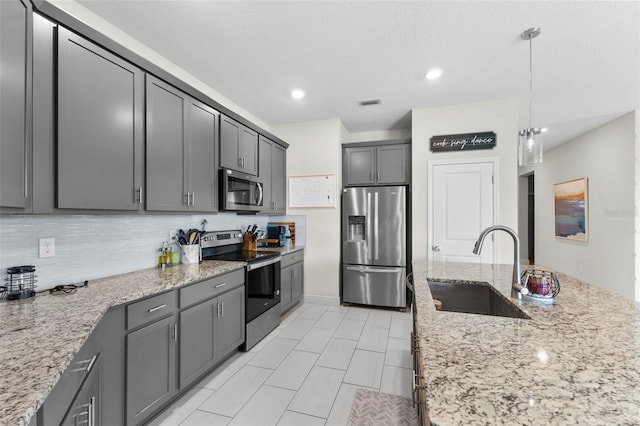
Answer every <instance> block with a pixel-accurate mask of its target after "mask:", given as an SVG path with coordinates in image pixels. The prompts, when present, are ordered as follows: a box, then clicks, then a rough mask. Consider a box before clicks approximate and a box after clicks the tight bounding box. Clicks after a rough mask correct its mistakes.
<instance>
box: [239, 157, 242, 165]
mask: <svg viewBox="0 0 640 426" xmlns="http://www.w3.org/2000/svg"><path fill="white" fill-rule="evenodd" d="M238 167H242V157H238Z"/></svg>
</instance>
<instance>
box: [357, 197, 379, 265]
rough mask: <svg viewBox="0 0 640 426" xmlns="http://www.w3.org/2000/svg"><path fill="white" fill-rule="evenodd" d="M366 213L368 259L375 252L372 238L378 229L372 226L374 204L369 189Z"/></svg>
mask: <svg viewBox="0 0 640 426" xmlns="http://www.w3.org/2000/svg"><path fill="white" fill-rule="evenodd" d="M365 215H366V216H367V219H366V223H367V230H366V234H365V239H366V242H367V254H366V259H371V255H372V254H373V251H372V247H371V243H372V241H371V240H372V239H373V238H375V236H374V231H377V229H374V228H373V226H372V223H371V217H372V216H373V208H372V204H371V192H369V191H367V209H366V211H365ZM359 263H360V262H359ZM362 263H370V262H368V261H365V262H362Z"/></svg>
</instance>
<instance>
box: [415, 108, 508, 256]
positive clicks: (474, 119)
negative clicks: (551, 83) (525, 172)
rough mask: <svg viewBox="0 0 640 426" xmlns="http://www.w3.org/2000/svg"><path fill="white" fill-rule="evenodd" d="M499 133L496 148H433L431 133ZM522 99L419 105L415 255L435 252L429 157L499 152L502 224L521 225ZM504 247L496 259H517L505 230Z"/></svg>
mask: <svg viewBox="0 0 640 426" xmlns="http://www.w3.org/2000/svg"><path fill="white" fill-rule="evenodd" d="M485 131H493V132H495V133H496V147H495V148H494V149H492V150H479V151H465V152H443V153H437V154H434V153H431V152H430V151H429V140H430V139H431V137H432V136H436V135H446V134H457V133H471V132H485ZM517 134H518V103H517V101H516V100H497V101H488V102H477V103H470V104H462V105H452V106H446V107H440V108H424V109H414V110H413V112H412V135H411V137H412V143H411V145H412V151H411V152H412V161H413V165H412V181H411V184H412V187H413V207H412V212H413V244H412V246H413V258H414V259H424V258H428V257H429V256H430V250H428V249H427V224H428V214H429V213H428V206H427V189H428V182H427V172H428V168H427V162H428V161H429V160H445V159H446V160H450V159H460V160H464V159H469V158H482V157H498V158H499V159H500V170H499V176H500V178H499V181H498V188H499V195H498V199H499V200H500V208H499V211H498V212H497V216H498V221H497V223H498V224H501V225H506V226H508V227H510V228H513V229H514V230H517V229H518V170H517V167H518V158H517V143H518V139H517ZM495 235H496V236H497V237H496V238H498V240H497V241H498V244H499V247H500V250H499V252H498V256H497V263H512V262H513V243H512V240H511V237H510V236H509V235H507V234H506V233H503V232H500V233H496V234H495Z"/></svg>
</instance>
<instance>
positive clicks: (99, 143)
mask: <svg viewBox="0 0 640 426" xmlns="http://www.w3.org/2000/svg"><path fill="white" fill-rule="evenodd" d="M143 111H144V74H143V73H142V71H141V70H140V69H138V68H136V67H135V66H133V65H131V64H130V63H128V62H126V61H123V60H121V59H120V58H118V57H117V56H115V55H112V54H111V53H109V52H107V51H106V50H104V49H102V48H100V47H98V46H96V45H94V44H93V43H91V42H89V41H87V40H85V39H83V38H81V37H79V36H77V35H75V34H73V33H72V32H70V31H68V30H66V29H64V28H62V27H60V28H59V29H58V145H57V164H58V167H57V169H58V206H57V207H59V208H71V209H115V210H137V209H138V208H139V202H140V199H139V197H138V194H137V190H139V189H140V187H141V186H142V183H141V182H142V174H141V173H142V165H143V162H144V160H143V158H142V147H143V145H142V143H143V139H142V138H143V128H142V123H143V119H142V112H143Z"/></svg>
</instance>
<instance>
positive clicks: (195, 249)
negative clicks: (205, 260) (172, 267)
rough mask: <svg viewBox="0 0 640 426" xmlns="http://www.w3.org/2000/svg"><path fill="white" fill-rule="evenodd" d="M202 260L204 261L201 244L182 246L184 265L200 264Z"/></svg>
mask: <svg viewBox="0 0 640 426" xmlns="http://www.w3.org/2000/svg"><path fill="white" fill-rule="evenodd" d="M200 260H202V252H201V251H200V244H190V245H185V246H182V263H200Z"/></svg>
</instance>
